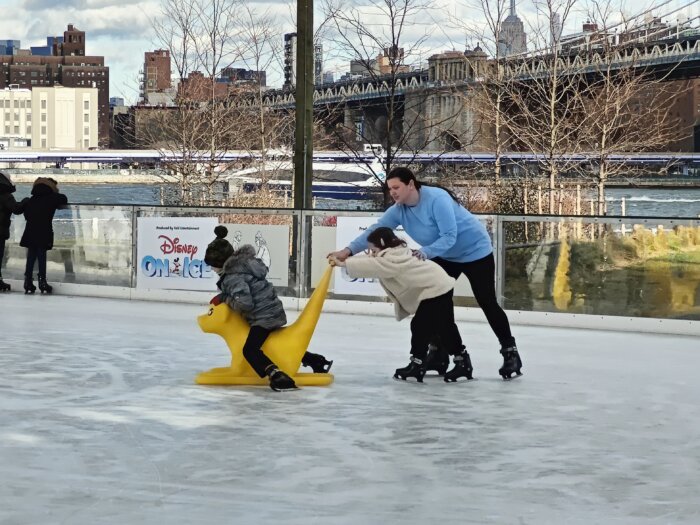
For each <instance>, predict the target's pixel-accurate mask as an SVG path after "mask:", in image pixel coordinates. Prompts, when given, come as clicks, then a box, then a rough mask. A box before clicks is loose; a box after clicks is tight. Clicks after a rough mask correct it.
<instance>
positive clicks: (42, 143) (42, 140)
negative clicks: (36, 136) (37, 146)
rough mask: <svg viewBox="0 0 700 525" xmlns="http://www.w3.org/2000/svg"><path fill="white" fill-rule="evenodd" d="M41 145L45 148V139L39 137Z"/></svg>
mask: <svg viewBox="0 0 700 525" xmlns="http://www.w3.org/2000/svg"><path fill="white" fill-rule="evenodd" d="M41 147H42V148H46V139H41Z"/></svg>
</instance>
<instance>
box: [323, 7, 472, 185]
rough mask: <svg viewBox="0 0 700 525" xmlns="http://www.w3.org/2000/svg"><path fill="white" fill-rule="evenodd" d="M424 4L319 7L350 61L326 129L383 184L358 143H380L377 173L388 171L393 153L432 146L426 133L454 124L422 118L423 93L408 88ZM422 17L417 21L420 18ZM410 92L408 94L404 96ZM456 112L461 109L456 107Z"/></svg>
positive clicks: (422, 35)
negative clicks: (367, 91) (341, 97)
mask: <svg viewBox="0 0 700 525" xmlns="http://www.w3.org/2000/svg"><path fill="white" fill-rule="evenodd" d="M429 6H430V4H429V3H428V2H427V1H426V0H378V1H372V2H368V3H364V4H355V5H352V4H351V5H347V4H344V3H342V2H339V1H336V0H329V1H328V2H327V3H326V4H325V5H324V11H325V19H326V20H329V21H330V24H331V25H332V27H333V31H334V36H335V39H336V41H337V43H338V45H339V46H340V48H341V55H343V56H344V58H345V59H347V60H348V61H349V62H350V63H351V74H352V75H353V77H352V78H351V79H349V80H348V81H347V86H346V90H347V91H348V93H349V94H348V96H347V97H346V99H345V101H341V103H334V104H333V106H330V105H329V106H328V107H327V108H325V109H326V129H328V130H329V131H330V132H331V133H332V134H333V136H334V137H335V145H336V147H338V148H339V149H341V150H343V151H346V152H348V153H350V154H351V155H354V156H355V157H356V158H357V159H358V161H360V162H363V163H365V164H366V165H367V167H368V168H369V169H370V170H372V171H373V172H374V175H375V176H376V177H377V179H378V180H380V181H382V182H383V173H377V172H376V171H374V167H373V164H374V162H373V160H372V161H367V160H366V159H367V153H366V152H365V151H364V149H363V146H362V145H363V144H365V143H369V144H381V146H382V153H381V155H380V156H379V160H380V162H381V166H382V171H383V172H384V173H388V172H389V171H391V169H392V167H393V165H394V163H395V158H396V155H397V153H398V152H404V153H405V152H414V153H416V154H417V153H418V152H419V151H421V150H424V149H426V147H427V146H428V144H429V143H430V142H434V136H435V133H434V132H433V133H431V132H430V130H431V129H433V130H435V129H438V128H439V127H441V126H442V127H443V128H444V130H446V129H447V128H449V126H448V125H447V123H448V122H449V121H454V120H455V114H450V115H449V116H448V117H443V116H441V115H437V116H434V118H429V117H428V118H426V115H427V113H428V111H426V105H427V104H429V95H430V93H429V92H427V91H420V90H410V88H409V87H408V83H409V77H410V76H411V67H410V64H411V62H412V61H414V60H415V59H416V58H418V57H419V56H420V54H421V50H422V48H423V46H424V43H425V41H426V39H427V38H428V36H429V34H428V31H427V28H426V27H425V25H423V20H422V19H425V18H426V14H427V12H428V9H429ZM421 18H422V19H421ZM363 84H372V85H373V86H374V88H375V90H376V92H377V94H376V95H374V96H372V97H370V100H364V101H363V100H362V97H361V96H357V90H358V89H359V86H361V85H363ZM409 91H410V94H409ZM459 111H461V107H460V108H459Z"/></svg>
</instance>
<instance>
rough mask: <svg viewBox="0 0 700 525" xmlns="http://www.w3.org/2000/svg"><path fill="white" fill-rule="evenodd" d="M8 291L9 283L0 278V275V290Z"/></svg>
mask: <svg viewBox="0 0 700 525" xmlns="http://www.w3.org/2000/svg"><path fill="white" fill-rule="evenodd" d="M9 291H10V285H9V284H7V283H6V282H5V281H3V280H2V277H0V292H9Z"/></svg>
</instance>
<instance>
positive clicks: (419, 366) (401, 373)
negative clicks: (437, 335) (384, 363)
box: [394, 357, 425, 383]
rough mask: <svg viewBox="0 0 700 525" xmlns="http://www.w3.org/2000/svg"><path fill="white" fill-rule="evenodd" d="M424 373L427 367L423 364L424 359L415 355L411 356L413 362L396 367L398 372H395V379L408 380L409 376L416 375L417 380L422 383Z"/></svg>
mask: <svg viewBox="0 0 700 525" xmlns="http://www.w3.org/2000/svg"><path fill="white" fill-rule="evenodd" d="M424 375H425V367H424V366H423V361H422V360H420V359H417V358H415V357H411V362H410V363H408V366H405V367H403V368H397V369H396V372H394V379H403V380H404V381H406V379H407V378H409V377H415V378H416V381H418V382H419V383H422V382H423V376H424Z"/></svg>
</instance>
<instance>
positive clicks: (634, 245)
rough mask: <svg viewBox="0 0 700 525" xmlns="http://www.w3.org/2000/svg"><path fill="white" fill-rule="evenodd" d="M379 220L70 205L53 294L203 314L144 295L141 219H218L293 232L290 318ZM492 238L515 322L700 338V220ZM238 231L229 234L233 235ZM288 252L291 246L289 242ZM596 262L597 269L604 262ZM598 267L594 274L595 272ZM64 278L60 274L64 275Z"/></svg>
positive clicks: (63, 217) (378, 306) (18, 272)
mask: <svg viewBox="0 0 700 525" xmlns="http://www.w3.org/2000/svg"><path fill="white" fill-rule="evenodd" d="M380 215H381V213H380V212H369V211H360V210H358V211H350V210H292V209H257V208H210V207H196V208H192V207H166V206H163V207H161V206H97V205H71V206H69V207H68V208H67V209H66V210H61V211H59V212H58V214H57V216H56V220H55V225H54V229H55V231H56V248H55V249H54V250H52V251H51V252H49V255H50V257H49V270H48V274H49V281H50V282H51V284H52V285H54V287H55V293H59V294H67V295H85V296H95V297H109V298H118V299H129V300H151V301H174V302H187V303H195V304H202V305H204V304H206V303H208V301H209V299H210V298H211V295H212V294H211V293H210V292H192V291H179V290H154V289H142V288H137V287H136V286H135V285H136V268H135V267H134V264H133V261H135V260H137V253H136V251H137V241H138V227H137V222H138V221H137V218H138V217H177V216H180V217H217V218H218V219H219V222H221V223H224V224H227V225H231V226H233V227H235V225H246V224H248V225H255V226H256V227H258V226H259V225H262V224H270V223H271V224H276V225H286V226H288V231H289V238H288V241H289V242H288V245H289V261H288V262H289V264H288V268H289V270H288V275H287V286H278V287H277V290H278V293H279V295H280V296H281V298H282V301H283V303H284V304H285V307H286V308H287V309H288V310H290V311H296V310H299V309H300V308H301V307H303V304H304V301H305V300H306V299H305V298H306V297H308V296H309V295H310V294H311V292H312V291H313V289H312V288H311V284H310V283H312V282H317V281H318V279H319V277H320V275H321V273H322V272H323V271H324V270H325V268H326V260H325V255H326V254H327V253H328V252H329V251H332V250H334V249H335V248H336V246H335V244H336V233H337V225H336V222H337V219H338V217H363V218H366V219H367V220H368V221H373V220H374V219H376V217H378V216H380ZM477 217H478V218H479V219H480V220H481V221H482V222H483V223H484V224H485V225H486V227H487V229H488V231H489V233H490V234H491V236H492V240H493V245H494V256H495V259H496V268H497V275H496V290H497V295H498V297H499V301H500V302H501V304H502V305H503V306H504V308H505V309H506V310H507V311H508V312H509V316H510V319H511V322H512V323H514V324H535V325H546V326H562V327H568V328H571V327H580V328H593V329H610V330H630V331H635V332H649V333H670V334H687V335H698V334H700V275H698V271H697V270H696V268H700V265H699V264H698V263H697V262H696V261H700V255H699V251H700V220H699V219H697V218H663V217H610V216H606V217H598V216H539V215H517V216H516V215H477ZM23 229H24V223H23V218H22V217H16V218H14V220H13V225H12V230H11V237H10V240H9V241H8V243H7V250H6V251H7V257H8V260H7V264H6V267H4V268H3V275H4V276H5V280H6V281H7V282H9V283H10V284H11V285H12V286H13V289H14V290H21V289H22V281H21V279H22V274H23V265H24V256H25V250H24V249H23V248H20V247H19V246H18V243H19V238H20V237H21V233H22V231H23ZM229 230H231V228H229ZM285 242H286V241H285ZM596 258H597V259H596ZM590 261H594V263H595V264H594V266H591V267H588V266H586V264H589V263H590ZM62 270H63V272H62ZM455 303H456V305H457V308H456V309H455V313H456V316H457V318H458V320H460V321H463V322H466V321H477V322H483V321H484V318H483V314H482V312H481V310H480V309H479V308H475V307H474V306H475V302H474V299H473V297H472V294H471V290H470V288H469V286H468V283H467V281H466V279H464V278H460V280H459V281H458V284H457V287H456V289H455ZM324 311H328V312H338V313H349V314H369V315H392V307H391V305H390V304H388V303H386V302H385V298H383V297H380V296H361V295H344V294H340V293H336V292H335V289H334V286H333V284H332V285H331V291H330V292H329V294H328V299H327V302H326V306H325V307H324Z"/></svg>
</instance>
